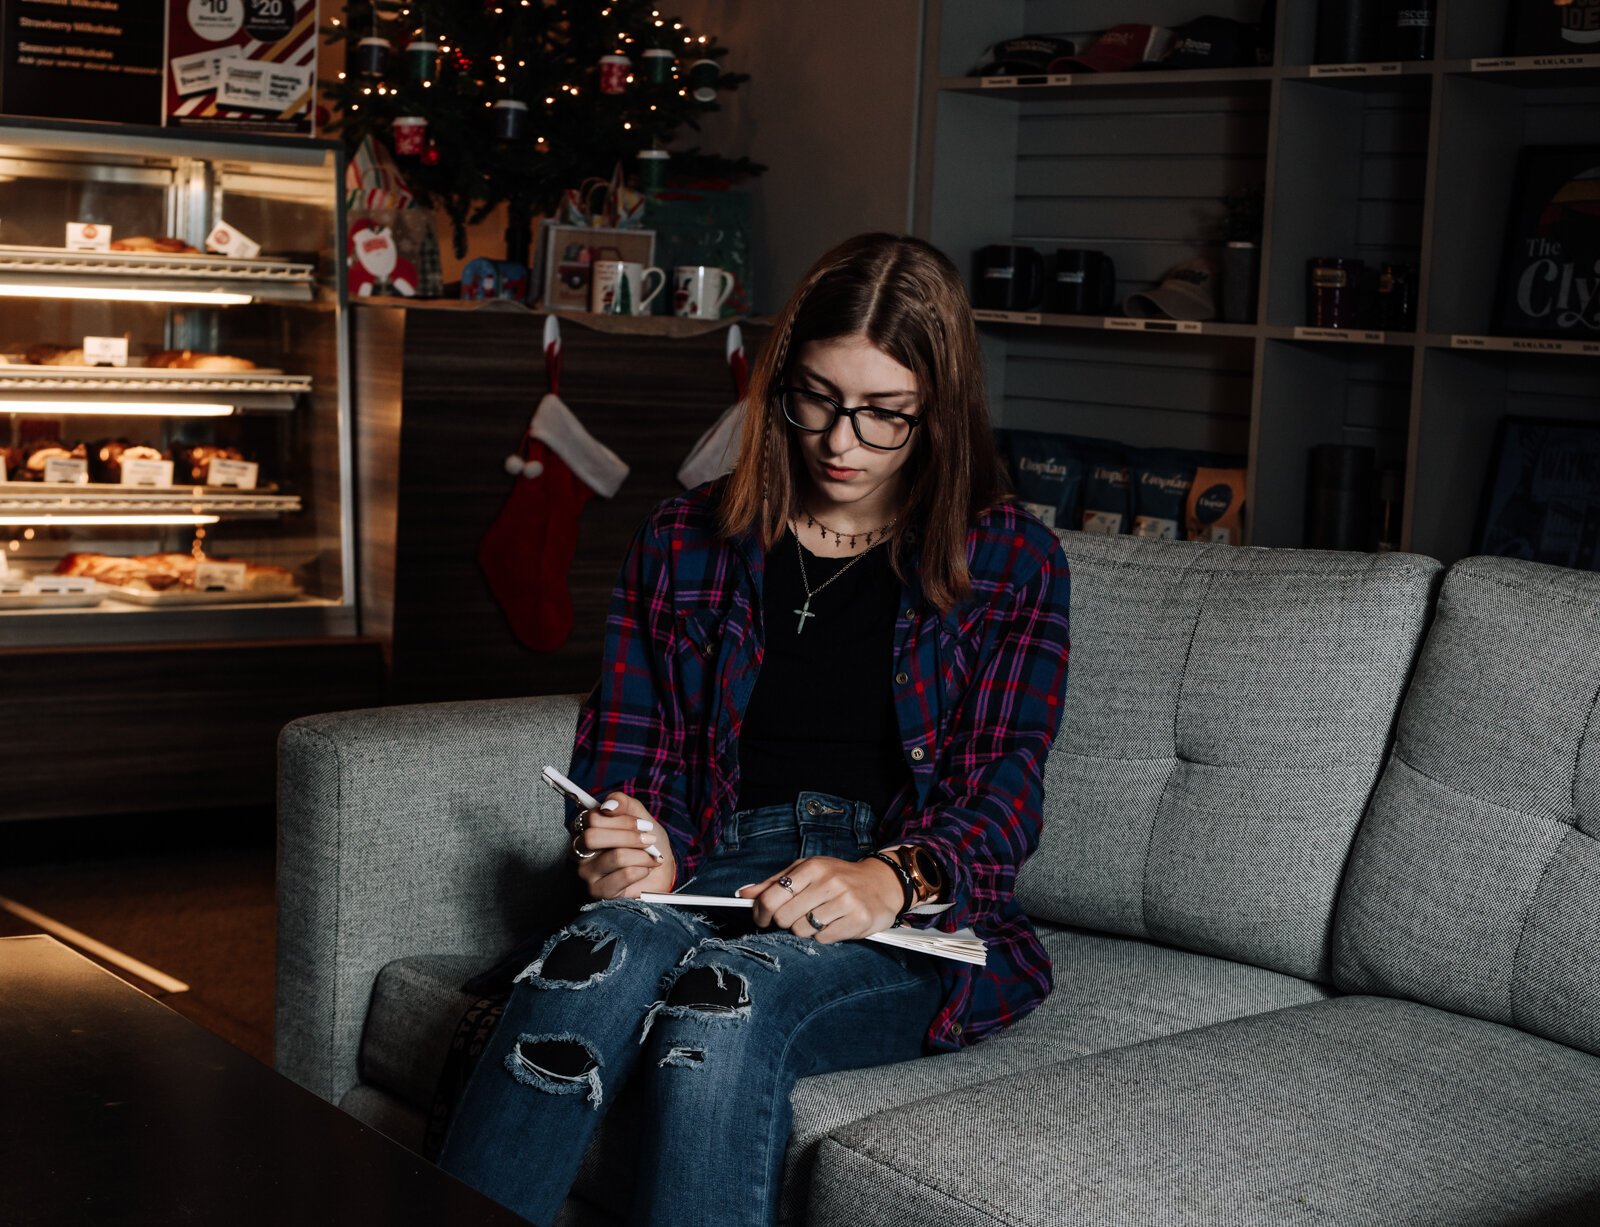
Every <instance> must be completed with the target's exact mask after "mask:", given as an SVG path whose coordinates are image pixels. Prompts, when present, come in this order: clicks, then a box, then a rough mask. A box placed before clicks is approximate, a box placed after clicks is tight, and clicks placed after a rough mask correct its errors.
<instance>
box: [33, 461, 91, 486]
mask: <svg viewBox="0 0 1600 1227" xmlns="http://www.w3.org/2000/svg"><path fill="white" fill-rule="evenodd" d="M44 479H45V480H46V481H64V482H67V483H69V484H71V485H75V486H84V485H88V484H89V462H88V461H87V460H76V459H68V458H65V457H62V456H52V457H50V459H49V460H46V461H45V462H44Z"/></svg>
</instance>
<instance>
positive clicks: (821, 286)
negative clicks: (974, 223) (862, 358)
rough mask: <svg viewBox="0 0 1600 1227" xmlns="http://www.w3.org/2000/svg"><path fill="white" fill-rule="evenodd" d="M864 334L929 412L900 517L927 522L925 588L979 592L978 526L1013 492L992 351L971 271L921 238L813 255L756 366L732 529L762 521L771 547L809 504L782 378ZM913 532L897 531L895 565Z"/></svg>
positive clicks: (732, 486)
mask: <svg viewBox="0 0 1600 1227" xmlns="http://www.w3.org/2000/svg"><path fill="white" fill-rule="evenodd" d="M857 335H860V336H864V337H865V338H866V339H867V340H868V341H870V342H871V343H872V344H873V345H874V346H876V347H877V348H878V349H879V350H881V351H882V352H883V353H884V354H886V355H888V356H889V357H890V358H893V359H894V360H895V361H896V362H898V363H899V364H900V365H901V366H903V367H905V368H906V369H907V370H909V371H910V372H911V373H912V374H913V375H915V376H916V379H917V388H918V391H919V392H920V406H921V416H922V419H923V424H922V425H921V426H920V427H918V428H917V431H916V434H915V436H914V437H913V439H912V442H911V443H910V444H909V446H910V447H911V448H912V449H913V451H912V455H911V457H910V458H909V459H908V460H907V462H906V465H905V468H904V469H903V470H902V472H904V473H905V475H906V483H907V487H906V488H907V497H906V503H905V506H904V507H903V508H902V509H901V513H900V516H899V523H900V525H901V526H902V528H903V527H905V526H915V527H916V529H917V531H919V532H920V533H921V540H920V542H919V543H918V544H919V545H920V548H921V551H922V565H921V578H922V589H923V592H924V594H925V595H926V596H927V598H928V599H929V600H930V601H932V602H933V603H934V604H935V605H936V606H938V608H939V609H940V611H941V612H948V611H949V610H950V608H951V607H952V606H954V605H955V604H956V603H957V602H958V601H960V600H962V599H963V598H965V597H966V596H967V595H969V593H970V592H971V588H972V585H971V578H970V576H969V575H968V573H967V551H966V544H967V529H968V527H969V526H970V525H971V524H972V523H973V522H974V520H975V519H976V518H977V516H978V515H979V514H980V513H981V512H983V511H985V510H987V509H988V508H990V507H992V506H994V504H996V503H997V502H999V501H1000V500H1001V499H1003V498H1004V497H1005V496H1006V494H1007V482H1006V478H1005V474H1004V471H1003V470H1002V468H1001V466H1000V461H999V458H998V457H997V456H996V454H995V448H994V434H993V431H992V429H991V426H990V422H989V404H988V396H987V393H986V391H985V388H984V381H983V356H982V354H981V352H980V351H979V348H978V332H977V328H976V327H975V326H974V324H973V321H972V309H971V307H970V306H969V305H968V303H967V295H966V290H965V289H964V288H963V286H962V284H961V274H960V273H959V272H958V271H957V270H956V266H955V265H954V264H953V263H951V261H950V259H949V257H948V256H946V255H945V254H944V253H943V252H941V251H940V250H939V249H938V248H936V247H934V246H932V245H931V244H929V243H925V242H923V241H922V240H921V239H916V238H911V237H909V236H897V235H892V234H862V235H857V236H856V237H855V238H853V239H847V240H846V241H845V242H843V243H841V244H839V246H837V247H835V248H834V249H833V250H832V251H830V252H828V254H827V255H825V256H823V257H822V258H821V259H820V260H818V261H817V262H816V264H815V265H813V266H812V269H811V271H810V272H809V273H807V274H806V276H805V279H804V280H803V281H801V283H800V288H799V289H797V290H796V291H795V293H794V296H793V297H792V298H790V300H789V302H788V305H787V306H785V307H784V309H783V313H782V314H781V315H780V316H779V317H778V323H777V326H776V327H775V328H774V330H773V332H772V335H771V337H769V338H768V340H767V344H766V347H765V348H764V349H763V351H762V354H761V358H760V360H759V361H758V362H757V363H756V367H755V370H754V372H753V373H752V374H751V377H750V390H749V396H748V404H749V408H748V409H747V411H746V413H745V423H744V432H743V440H742V442H741V444H740V447H739V459H738V462H737V464H736V465H735V467H734V470H733V473H732V475H731V476H730V477H729V478H728V484H727V488H726V490H725V491H724V494H723V498H722V504H721V511H720V513H719V515H720V528H721V531H722V533H723V534H724V535H725V536H730V537H731V536H736V535H739V534H742V533H747V532H752V531H754V532H756V533H758V534H759V539H760V541H761V545H762V548H763V549H768V550H770V549H771V548H772V546H773V544H774V543H775V542H776V541H777V540H778V539H779V538H780V537H781V536H782V535H783V530H784V526H785V525H786V524H787V523H788V522H789V520H790V519H791V518H792V517H793V516H794V515H795V514H796V512H797V510H798V509H799V507H800V496H799V486H800V481H801V479H802V477H803V474H804V469H803V467H802V464H801V458H800V449H799V448H798V446H797V445H796V442H795V437H794V432H793V431H792V430H791V429H790V427H789V424H788V422H787V421H785V420H784V416H783V409H782V407H781V406H780V405H779V403H778V397H777V390H778V389H779V388H781V387H783V386H784V385H785V384H787V383H788V382H789V381H790V372H791V364H792V363H793V361H794V358H795V356H796V355H797V354H798V353H799V352H800V350H801V349H802V348H804V347H805V346H806V345H808V344H809V343H811V342H812V341H827V340H831V339H833V338H835V337H847V336H857ZM909 544H910V542H909V541H908V539H907V536H906V534H905V533H904V532H903V531H902V532H897V534H896V536H895V538H894V541H893V543H892V547H891V548H892V550H893V554H892V558H893V562H894V569H895V572H896V573H897V574H899V575H900V576H901V577H902V578H903V577H904V575H905V571H904V565H905V554H906V550H907V548H908V546H909Z"/></svg>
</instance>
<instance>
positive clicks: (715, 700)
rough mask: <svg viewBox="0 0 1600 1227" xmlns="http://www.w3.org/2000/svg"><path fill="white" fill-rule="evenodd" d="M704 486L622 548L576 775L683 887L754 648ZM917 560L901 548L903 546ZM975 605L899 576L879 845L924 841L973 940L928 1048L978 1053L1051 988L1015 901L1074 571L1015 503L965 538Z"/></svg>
mask: <svg viewBox="0 0 1600 1227" xmlns="http://www.w3.org/2000/svg"><path fill="white" fill-rule="evenodd" d="M717 488H718V487H717V485H716V484H715V483H713V484H712V485H710V486H702V487H700V488H699V489H697V490H693V491H690V492H689V493H688V494H684V495H680V496H679V497H677V498H673V499H670V500H668V501H667V502H665V503H663V504H662V505H661V506H660V507H658V508H657V509H656V510H655V512H654V513H652V514H651V516H650V517H649V519H648V520H646V522H645V524H644V525H643V527H641V528H640V530H639V533H638V535H637V536H636V537H635V538H634V541H633V545H632V547H631V548H630V550H629V552H628V556H627V559H626V561H625V562H624V563H623V567H622V573H621V575H620V577H619V579H618V581H617V587H616V590H615V592H614V593H613V594H612V598H611V609H610V613H609V615H608V617H607V619H606V637H605V656H604V663H603V666H602V673H601V677H600V681H599V683H598V684H597V685H596V687H595V689H594V691H593V692H592V693H591V694H590V696H589V698H588V699H587V700H586V702H585V703H584V706H583V711H582V714H581V716H580V718H579V721H578V736H577V744H576V746H575V747H574V750H573V758H572V768H571V775H572V777H573V779H575V780H577V781H578V782H579V783H580V784H584V785H585V786H587V787H589V788H590V789H591V791H593V792H596V793H598V794H600V795H604V794H605V793H607V792H611V791H619V792H625V793H628V794H630V795H632V796H634V797H637V798H638V799H639V800H640V801H641V802H642V803H643V804H644V805H645V806H646V807H647V808H648V809H649V810H650V812H651V813H653V814H654V815H655V816H656V818H657V819H658V820H659V821H660V823H661V825H662V826H663V827H665V829H666V831H667V834H668V836H669V838H670V839H671V841H672V850H673V853H674V854H675V856H676V857H677V863H678V880H679V881H680V882H681V881H685V880H687V879H688V878H689V877H690V876H692V875H693V874H694V873H695V870H696V867H697V866H698V865H699V864H700V862H701V861H702V860H703V859H704V857H705V856H706V854H707V853H708V852H709V851H710V850H711V849H712V848H713V847H714V846H715V842H716V839H717V832H718V829H719V826H720V823H721V821H722V820H723V819H724V818H726V817H728V816H729V815H731V814H732V813H733V812H734V809H735V807H736V804H737V798H738V793H739V751H738V738H739V729H740V723H741V720H742V719H743V715H744V712H745V710H746V709H747V707H748V705H749V701H750V693H751V691H752V690H753V689H754V687H755V682H756V674H757V672H758V671H759V670H760V668H761V659H762V652H763V642H762V632H761V626H762V621H761V581H762V572H763V567H764V563H765V558H764V556H763V555H762V552H761V549H760V546H759V544H758V543H757V541H756V540H755V539H754V538H753V537H749V538H740V539H736V540H732V541H728V540H724V539H722V538H720V537H718V536H717V533H716V524H715V503H714V499H715V495H716V490H717ZM908 543H909V544H911V545H912V546H913V547H914V546H915V540H914V538H912V539H911V540H910V541H909V542H908ZM967 558H968V567H969V570H970V573H971V577H972V596H971V598H970V599H969V600H967V601H966V602H964V603H963V604H961V605H959V606H957V607H956V608H955V609H953V610H951V611H950V612H949V613H948V614H945V615H940V613H939V612H938V610H937V609H936V608H935V607H933V606H932V605H930V604H928V603H927V602H925V601H924V599H923V596H922V589H921V585H920V582H919V581H918V579H917V575H916V573H915V569H914V568H913V570H912V573H911V575H910V576H909V577H908V581H907V583H906V584H904V585H903V587H902V592H901V596H902V605H901V612H900V616H899V618H898V619H897V621H896V624H895V648H894V662H893V665H892V670H893V673H894V675H895V677H896V679H898V678H899V675H901V674H904V675H905V677H906V680H905V681H904V682H899V683H898V684H897V685H896V687H895V690H896V695H897V699H896V711H897V713H898V716H899V721H900V730H901V734H902V743H903V747H904V750H905V760H906V765H907V766H908V767H909V769H910V773H911V782H910V783H909V784H908V785H907V786H906V787H905V788H904V789H902V790H901V791H900V793H899V794H898V795H897V796H896V798H895V800H894V802H893V803H892V804H891V805H890V807H889V811H888V813H887V814H886V815H885V816H884V821H883V825H882V827H881V830H882V831H883V833H884V843H885V844H886V845H888V844H895V843H902V842H906V843H911V842H915V843H919V844H923V845H925V846H926V847H927V848H928V849H929V850H931V851H932V852H933V853H934V854H935V855H936V856H937V857H938V858H939V863H940V864H941V865H942V866H944V867H945V871H946V873H947V875H948V877H949V879H950V885H949V890H948V892H947V897H948V898H949V899H951V900H952V901H953V903H954V906H953V907H951V908H950V909H949V910H948V911H945V912H943V913H941V914H939V915H938V916H937V917H934V918H932V919H931V920H919V921H917V922H916V923H921V924H929V925H933V926H936V927H938V928H941V929H945V930H954V929H959V928H962V927H964V926H967V925H970V926H971V927H972V928H973V929H975V930H976V931H977V933H978V934H979V935H980V936H981V937H983V938H984V940H985V941H986V942H987V943H988V947H989V958H988V965H987V966H985V967H974V966H972V965H970V964H966V963H957V962H953V961H950V960H940V964H941V967H940V970H941V974H942V976H943V979H944V987H945V997H944V1002H943V1004H942V1006H941V1007H940V1009H939V1012H938V1013H937V1015H936V1016H935V1017H934V1019H933V1022H932V1024H931V1026H930V1027H929V1030H928V1046H929V1048H930V1049H931V1050H935V1051H940V1050H953V1049H957V1048H961V1047H963V1046H965V1045H967V1044H971V1043H975V1042H976V1041H978V1040H981V1039H983V1038H984V1037H985V1036H988V1035H990V1034H992V1033H994V1032H995V1031H997V1030H999V1029H1000V1028H1002V1027H1005V1026H1007V1025H1008V1024H1010V1023H1012V1022H1014V1021H1016V1020H1017V1019H1019V1018H1021V1017H1023V1016H1024V1015H1025V1014H1027V1013H1028V1012H1029V1011H1031V1010H1032V1009H1033V1008H1034V1007H1035V1006H1037V1005H1038V1004H1039V1002H1041V1001H1043V1000H1044V998H1045V996H1046V995H1047V994H1048V993H1049V992H1050V988H1051V984H1052V980H1051V967H1050V957H1049V955H1047V954H1046V953H1045V951H1044V948H1043V946H1041V945H1040V943H1039V940H1038V938H1037V936H1035V934H1034V931H1033V927H1032V925H1030V924H1029V923H1028V919H1027V917H1026V916H1025V915H1024V914H1023V912H1022V909H1021V908H1020V907H1019V906H1018V905H1017V903H1016V900H1015V899H1014V898H1013V897H1012V890H1013V887H1014V885H1015V882H1016V876H1017V870H1018V869H1019V868H1020V866H1021V865H1022V863H1023V862H1024V861H1025V860H1026V859H1027V858H1028V857H1029V856H1030V855H1031V854H1032V853H1033V850H1034V849H1035V848H1036V847H1037V846H1038V842H1039V832H1040V827H1041V823H1042V818H1041V810H1042V801H1043V775H1044V760H1045V755H1046V753H1047V752H1048V751H1049V749H1050V743H1051V742H1052V740H1054V738H1055V734H1056V730H1057V728H1058V727H1059V725H1060V722H1061V701H1062V696H1063V695H1064V694H1065V692H1066V682H1067V656H1068V627H1067V607H1068V595H1069V584H1070V580H1069V576H1068V569H1067V561H1066V558H1065V556H1064V555H1063V554H1062V551H1061V544H1060V542H1059V541H1058V540H1057V539H1056V537H1055V534H1054V533H1052V532H1051V531H1050V530H1049V529H1048V528H1046V527H1044V525H1042V524H1041V523H1040V522H1039V521H1038V520H1036V519H1034V518H1033V517H1032V516H1030V515H1028V514H1027V513H1026V512H1023V511H1021V510H1019V509H1017V508H1014V507H1011V506H1002V507H998V508H996V509H994V510H992V511H990V512H987V513H986V514H985V515H984V516H983V517H982V518H981V519H980V521H979V523H978V524H977V525H976V526H974V527H973V528H972V529H971V530H970V531H969V533H968V537H967Z"/></svg>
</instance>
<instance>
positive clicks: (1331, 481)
mask: <svg viewBox="0 0 1600 1227" xmlns="http://www.w3.org/2000/svg"><path fill="white" fill-rule="evenodd" d="M1377 464H1378V457H1377V453H1376V452H1375V451H1373V450H1372V448H1370V447H1353V446H1350V445H1348V444H1342V443H1333V444H1326V445H1324V446H1322V447H1314V448H1312V449H1311V463H1310V465H1309V470H1308V472H1307V481H1306V545H1307V546H1309V547H1310V548H1311V549H1314V550H1371V549H1375V548H1376V547H1377V544H1378V525H1377V514H1376V513H1377V495H1378V487H1377V482H1378V472H1377Z"/></svg>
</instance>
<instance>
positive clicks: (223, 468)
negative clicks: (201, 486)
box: [206, 460, 261, 490]
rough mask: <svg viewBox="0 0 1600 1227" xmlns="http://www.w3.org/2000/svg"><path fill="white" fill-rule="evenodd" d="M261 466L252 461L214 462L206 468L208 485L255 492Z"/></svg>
mask: <svg viewBox="0 0 1600 1227" xmlns="http://www.w3.org/2000/svg"><path fill="white" fill-rule="evenodd" d="M260 472H261V466H260V465H259V464H256V463H255V462H254V461H251V460H213V461H212V462H211V463H210V464H208V465H207V466H206V485H208V486H231V487H232V488H233V489H235V490H254V489H255V488H256V477H257V475H258V474H259V473H260Z"/></svg>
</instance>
